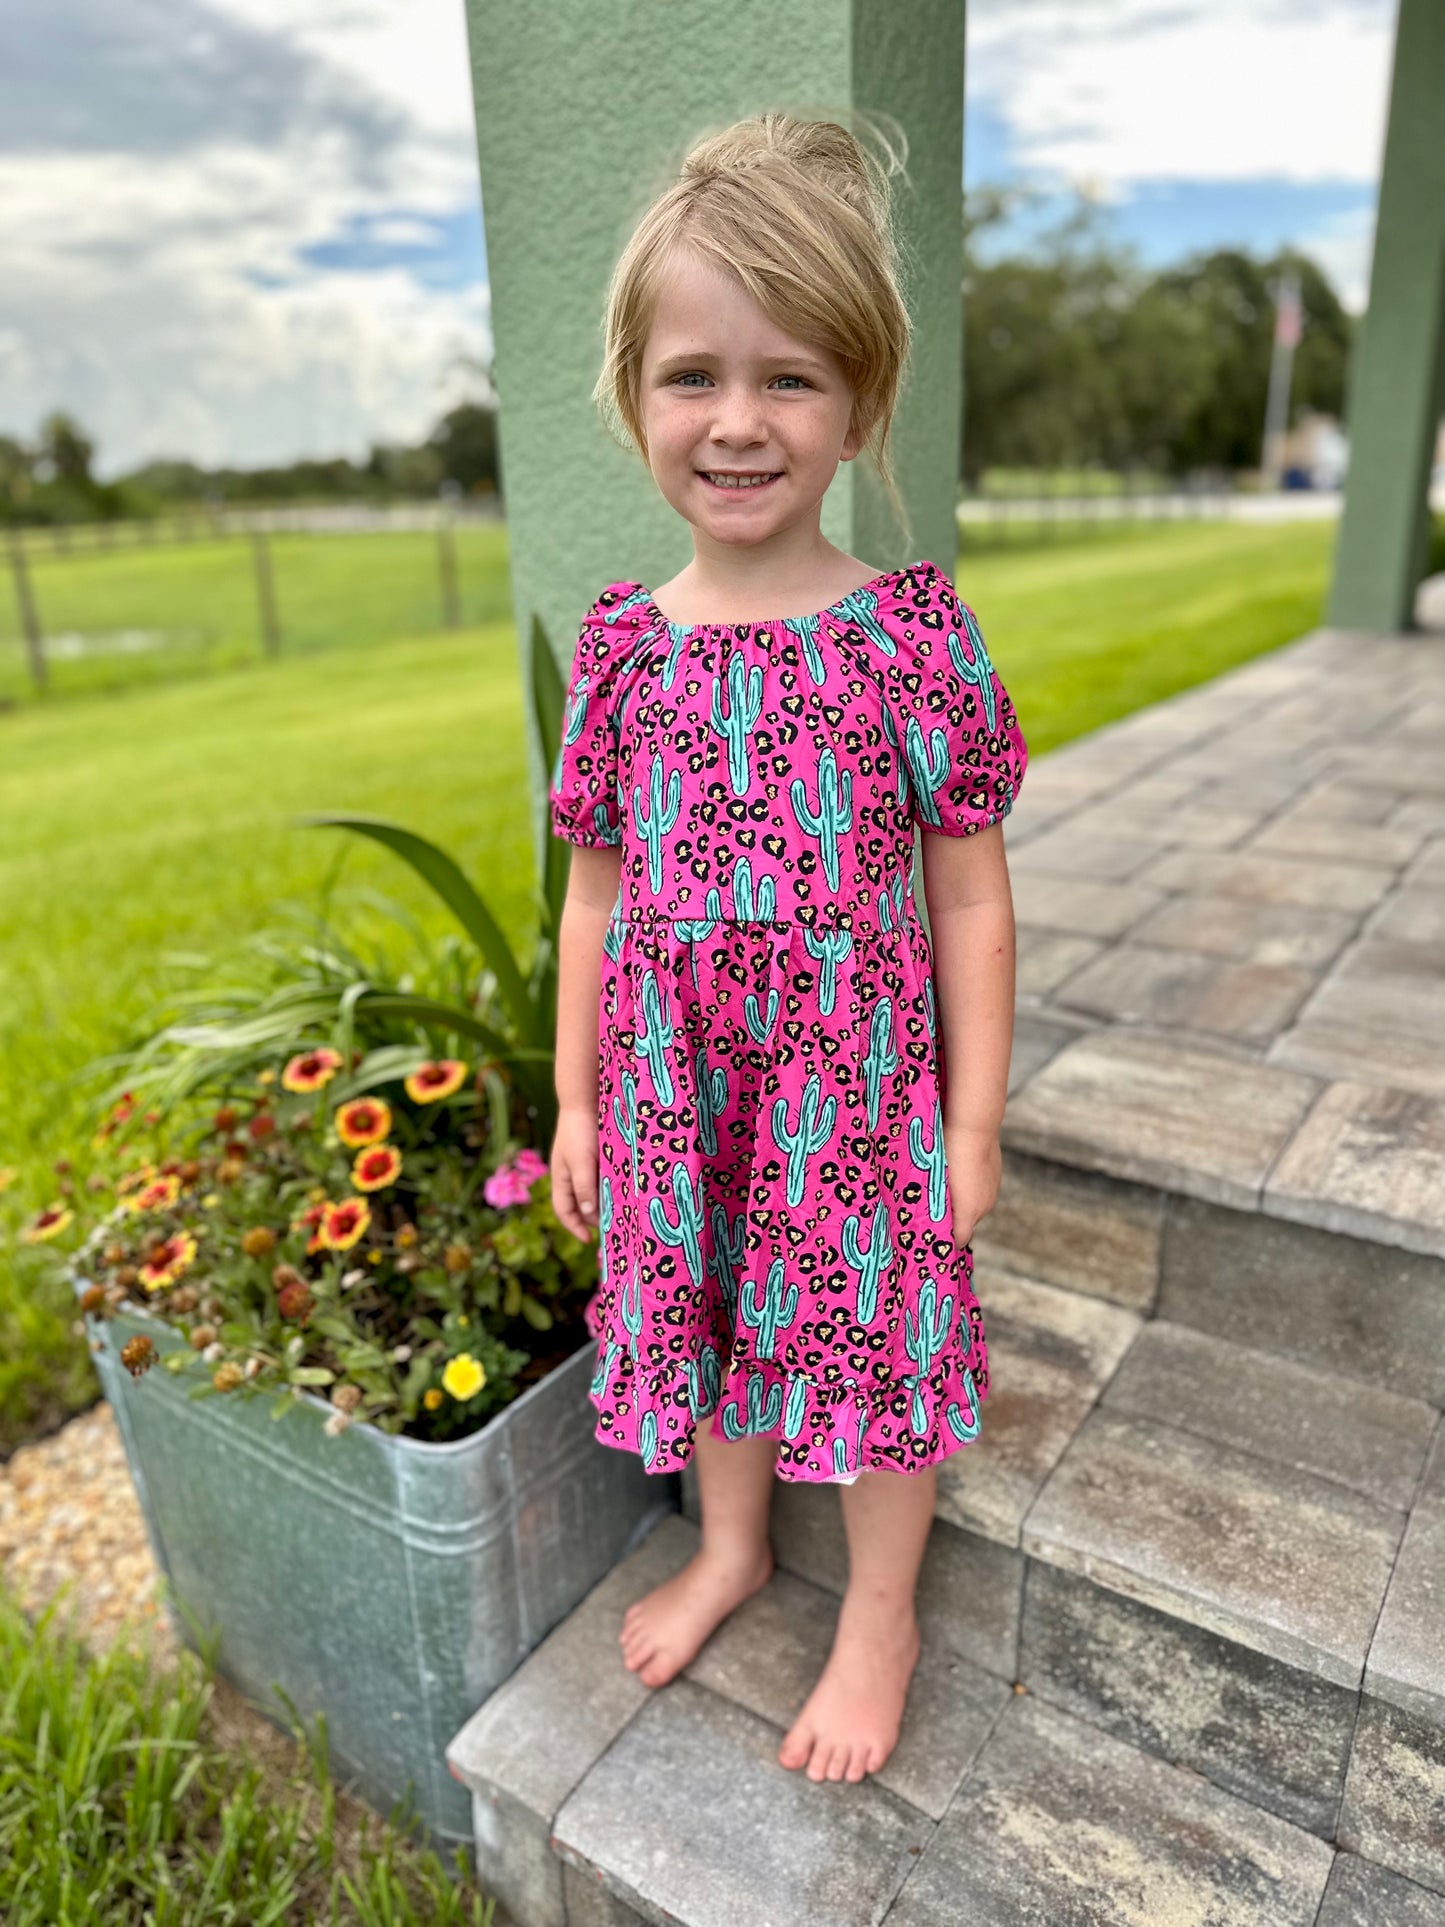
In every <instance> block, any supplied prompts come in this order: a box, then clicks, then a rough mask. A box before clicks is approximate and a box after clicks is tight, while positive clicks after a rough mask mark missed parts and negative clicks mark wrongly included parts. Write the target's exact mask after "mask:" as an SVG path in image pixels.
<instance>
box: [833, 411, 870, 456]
mask: <svg viewBox="0 0 1445 1927" xmlns="http://www.w3.org/2000/svg"><path fill="white" fill-rule="evenodd" d="M865 440H866V437H865V435H864V433H863V431H862V429H860V427H859V426H858V416H857V413H856V411H855V413H854V415H853V418H852V420H851V421H850V422H849V423H848V433H847V434H846V435H845V436H844V437H843V446H842V448H841V449H840V450H839V451H838V460H839V461H840V462H851V461H854V460H855V459H856V458H857V457H858V456H859V455H861V454H862V452H863V444H864V441H865Z"/></svg>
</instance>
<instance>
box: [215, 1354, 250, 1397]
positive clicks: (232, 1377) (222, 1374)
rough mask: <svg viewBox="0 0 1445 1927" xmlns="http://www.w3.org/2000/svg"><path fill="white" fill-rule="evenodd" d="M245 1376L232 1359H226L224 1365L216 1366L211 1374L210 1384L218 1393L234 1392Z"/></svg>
mask: <svg viewBox="0 0 1445 1927" xmlns="http://www.w3.org/2000/svg"><path fill="white" fill-rule="evenodd" d="M245 1376H246V1374H245V1373H244V1372H243V1371H242V1370H241V1368H240V1366H239V1365H238V1364H236V1363H235V1361H234V1360H233V1359H229V1358H228V1359H227V1360H226V1362H225V1364H224V1365H218V1366H217V1367H216V1369H215V1371H214V1372H212V1374H211V1383H212V1384H213V1385H214V1386H215V1388H216V1390H217V1391H218V1392H234V1391H235V1389H236V1387H237V1386H238V1385H240V1384H241V1383H242V1382H243V1381H244V1379H245Z"/></svg>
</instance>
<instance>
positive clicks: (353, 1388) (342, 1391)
mask: <svg viewBox="0 0 1445 1927" xmlns="http://www.w3.org/2000/svg"><path fill="white" fill-rule="evenodd" d="M362 1396H363V1394H362V1390H361V1387H360V1386H359V1385H333V1386H332V1388H331V1403H332V1404H333V1405H334V1406H335V1407H336V1409H337V1411H338V1412H354V1411H355V1410H356V1408H357V1406H358V1405H360V1403H361V1400H362Z"/></svg>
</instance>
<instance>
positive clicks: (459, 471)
mask: <svg viewBox="0 0 1445 1927" xmlns="http://www.w3.org/2000/svg"><path fill="white" fill-rule="evenodd" d="M426 445H427V447H428V448H430V449H432V450H433V451H434V452H435V454H436V456H437V458H438V460H439V461H440V463H441V472H442V474H443V476H444V477H445V478H446V479H447V480H448V481H451V482H455V483H456V484H457V486H458V487H459V488H462V489H465V490H466V491H467V492H468V493H469V494H470V493H471V492H472V491H474V490H475V489H476V488H477V487H478V486H479V485H480V486H482V487H486V486H487V485H488V484H490V485H491V486H492V487H493V488H495V489H496V490H497V492H498V493H499V494H500V492H501V469H500V464H499V453H500V451H499V449H498V446H497V416H496V411H495V409H491V408H484V407H482V406H481V405H480V404H479V403H477V402H471V401H467V402H463V403H462V404H461V405H460V406H459V407H457V408H453V409H452V410H451V411H450V412H449V413H448V414H445V415H443V416H442V418H441V420H440V421H439V422H438V423H437V425H436V427H435V428H434V429H433V430H432V432H431V434H430V436H428V438H427V444H426Z"/></svg>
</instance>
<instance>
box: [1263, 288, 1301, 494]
mask: <svg viewBox="0 0 1445 1927" xmlns="http://www.w3.org/2000/svg"><path fill="white" fill-rule="evenodd" d="M1301 321H1302V315H1301V309H1300V284H1299V275H1298V274H1297V273H1296V272H1295V270H1294V269H1293V268H1286V269H1285V270H1284V271H1283V273H1281V275H1280V276H1279V279H1278V280H1277V281H1276V282H1275V284H1274V349H1273V352H1272V354H1271V356H1270V363H1269V395H1268V398H1267V399H1266V401H1265V405H1264V447H1263V449H1262V450H1261V455H1260V465H1259V467H1260V486H1261V487H1262V488H1265V489H1271V490H1272V489H1277V488H1278V487H1279V485H1280V478H1281V475H1282V473H1283V470H1284V448H1283V444H1284V438H1285V432H1286V430H1287V429H1288V427H1289V390H1290V378H1291V376H1292V374H1293V371H1294V351H1295V348H1296V345H1297V344H1298V342H1299V338H1300V328H1301Z"/></svg>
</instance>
